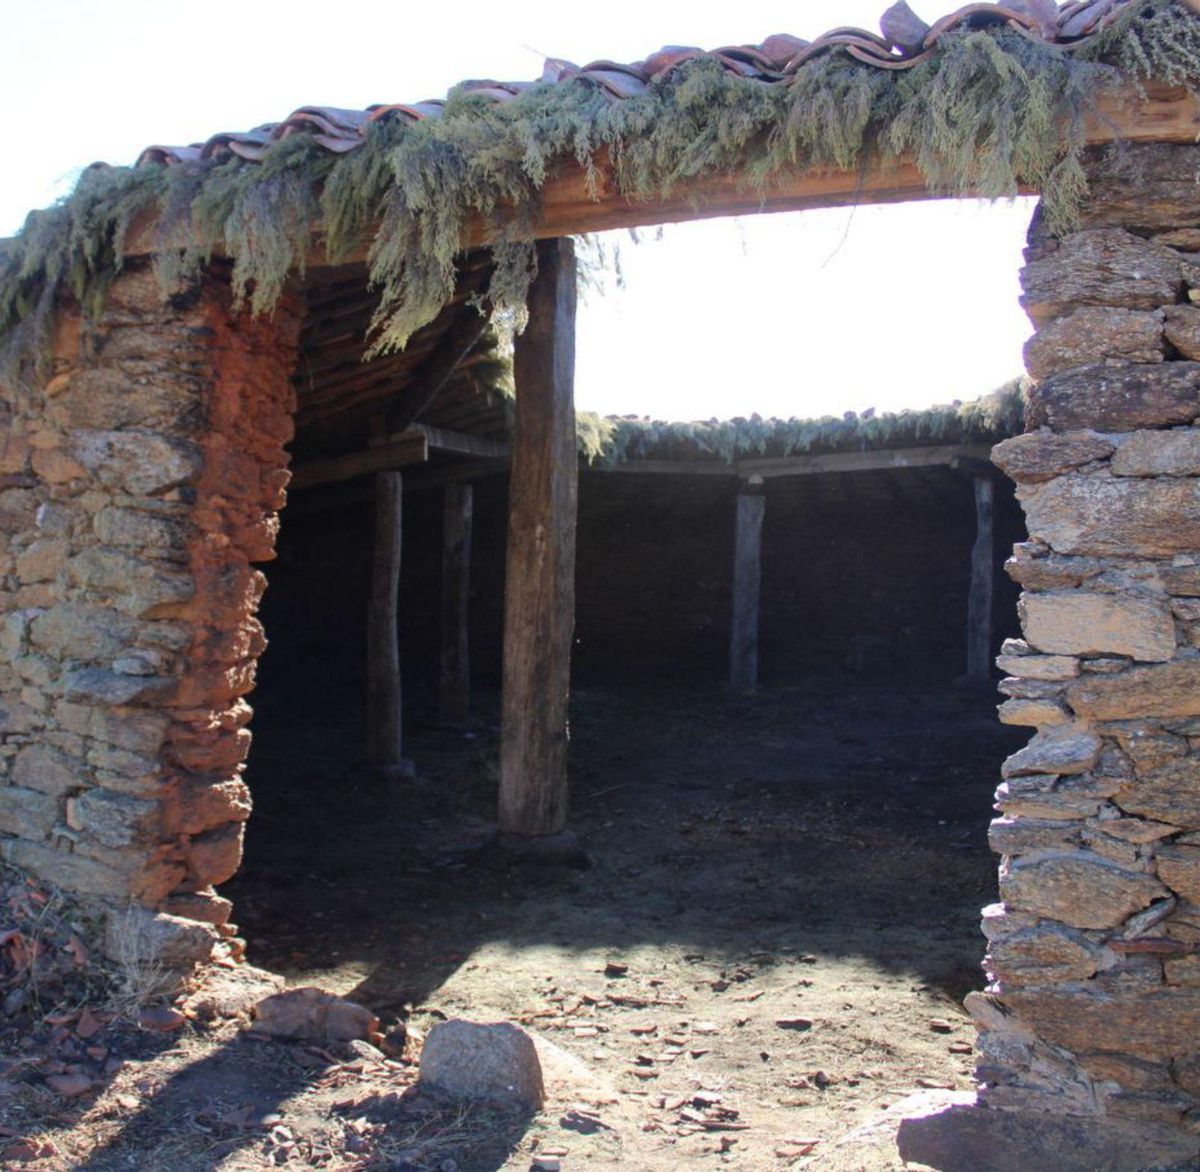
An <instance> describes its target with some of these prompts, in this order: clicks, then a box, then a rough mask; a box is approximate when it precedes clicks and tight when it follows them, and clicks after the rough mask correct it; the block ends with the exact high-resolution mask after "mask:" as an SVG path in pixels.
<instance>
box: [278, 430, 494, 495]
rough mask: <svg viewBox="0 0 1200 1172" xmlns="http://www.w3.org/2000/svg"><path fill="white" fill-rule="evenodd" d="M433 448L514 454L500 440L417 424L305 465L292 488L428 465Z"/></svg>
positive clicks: (489, 455)
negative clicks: (426, 463)
mask: <svg viewBox="0 0 1200 1172" xmlns="http://www.w3.org/2000/svg"><path fill="white" fill-rule="evenodd" d="M431 451H432V452H449V453H452V454H453V455H456V456H473V457H475V458H477V459H480V460H508V458H509V456H510V454H511V449H510V447H509V445H508V444H506V443H501V442H500V441H498V440H491V439H485V438H484V437H482V436H477V435H467V434H465V433H464V432H461V431H447V430H445V428H441V427H426V426H425V425H424V424H423V423H414V424H413V425H412V426H411V427H409V428H408V429H407V430H405V431H402V432H398V433H396V434H394V435H386V436H380V437H379V441H378V442H377V443H372V444H371V446H370V447H367V448H364V449H362V450H361V451H357V452H349V453H348V454H346V455H344V456H330V457H329V458H328V459H324V460H310V461H309V462H308V463H307V464H301V465H300V467H298V468H297V469H296V470H295V472H293V473H292V480H291V485H290V487H291V488H292V489H293V490H296V489H304V488H314V487H316V486H317V485H321V484H337V483H339V482H341V481H343V480H354V479H355V478H356V477H359V476H369V475H370V474H371V473H372V472H383V471H386V470H387V469H389V468H408V467H411V466H413V465H415V464H424V463H425V462H426V461H427V460H428V459H429V453H430V452H431Z"/></svg>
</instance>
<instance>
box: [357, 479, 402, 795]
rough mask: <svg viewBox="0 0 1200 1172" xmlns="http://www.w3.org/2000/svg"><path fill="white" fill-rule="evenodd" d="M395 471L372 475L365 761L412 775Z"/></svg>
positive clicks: (399, 484) (383, 769) (398, 486)
mask: <svg viewBox="0 0 1200 1172" xmlns="http://www.w3.org/2000/svg"><path fill="white" fill-rule="evenodd" d="M402 507H403V484H402V481H401V477H400V473H399V472H380V473H378V474H377V475H376V477H375V560H374V564H373V565H372V568H371V597H370V602H369V605H368V609H367V761H368V763H369V764H370V765H372V766H373V767H375V768H376V769H378V770H380V771H381V772H383V773H385V774H386V775H390V776H399V775H404V774H406V773H410V772H411V767H410V766H408V765H407V763H406V762H405V760H404V753H403V748H404V745H403V734H402V727H401V693H400V634H399V623H398V608H399V595H400V551H401V539H402V527H401V509H402Z"/></svg>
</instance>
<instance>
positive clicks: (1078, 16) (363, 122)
mask: <svg viewBox="0 0 1200 1172" xmlns="http://www.w3.org/2000/svg"><path fill="white" fill-rule="evenodd" d="M1137 2H1139V0H1070V2H1069V3H1066V4H1063V5H1062V6H1061V7H1060V6H1059V5H1057V4H1056V3H1055V0H1007V2H1006V3H1004V4H982V3H980V4H967V5H966V6H965V7H963V8H960V9H958V11H956V12H952V13H950V14H949V15H948V16H944V17H942V18H941V19H940V20H938V21H936V22H935V23H934V24H932V25H929V24H927V23H926V22H925V21H923V20H922V19H921V18H920V17H919V16H917V15H916V13H914V12H913V10H912V9H911V8H910V7H909V6H908V4H907V3H906V2H905V0H898V2H897V3H895V4H893V5H892V7H891V8H889V9H888V10H887V12H885V13H884V15H883V17H882V19H881V21H880V32H879V33H873V32H870V31H868V30H866V29H859V28H837V29H832V30H831V31H829V32H827V33H824V34H823V35H822V36H820V37H818V38H817V39H816V40H815V41H805V40H801V39H800V38H799V37H793V36H789V35H787V34H783V33H781V34H777V35H775V36H771V37H768V38H767V39H766V40H765V41H763V43H762V44H761V45H728V46H725V47H724V48H721V49H716V50H713V51H711V52H706V51H704V50H702V49H697V48H693V47H691V46H685V45H668V46H666V47H665V48H663V49H660V50H659V51H658V52H657V53H652V54H651V55H650V56H649V57H647V58H646V59H645V60H644V61H637V62H633V63H631V64H624V63H621V62H617V61H593V62H592V63H591V64H589V65H585V66H583V67H582V68H581V67H579V66H576V65H572V64H571V63H570V62H568V61H562V60H558V59H555V58H551V59H549V60H548V61H547V62H546V65H545V68H544V70H543V72H542V77H541V79H540V80H538V81H518V82H501V81H494V80H491V79H487V80H476V81H465V82H462V83H461V84H460V85H458V86H456V87H455V91H456V92H458V93H468V94H471V95H474V96H476V97H479V98H482V99H485V100H486V101H489V102H497V103H499V102H507V101H511V100H512V99H513V98H514V97H516V96H517V95H518V94H521V93H523V92H524V91H526V90H528V89H530V88H532V87H533V86H537V85H561V84H564V83H567V82H575V81H586V82H590V83H591V84H592V85H594V86H596V87H598V88H599V89H600V90H602V91H603V92H604V93H605V94H607V95H608V96H609V97H610V98H612V100H613V101H624V100H626V99H629V98H633V97H637V96H638V95H639V94H643V93H645V91H646V89H647V88H648V87H649V86H650V85H651V83H653V82H654V81H656V80H658V79H659V78H662V77H664V76H666V75H667V74H669V73H670V72H671V71H672V70H674V69H678V68H679V66H680V65H682V64H684V63H685V62H687V61H692V60H695V59H696V58H700V57H703V58H707V59H709V60H713V61H716V62H717V63H718V64H719V65H720V66H721V67H722V68H723V69H726V70H728V71H729V72H730V73H735V74H738V75H739V76H741V77H745V78H749V79H751V80H753V81H757V82H761V83H762V84H763V85H787V84H788V83H789V82H790V80H791V79H792V77H793V76H794V75H795V74H796V72H797V71H798V70H799V69H801V68H803V66H804V64H805V63H806V62H808V61H811V60H813V59H814V58H816V57H820V56H821V55H823V54H825V53H828V52H830V51H831V50H834V49H841V50H844V51H845V52H848V53H849V54H850V55H851V56H853V57H855V58H856V59H857V60H859V61H863V62H865V63H867V64H868V65H873V66H875V67H877V68H879V69H901V70H903V69H911V68H913V66H915V65H917V64H919V63H920V62H922V61H924V60H926V59H928V58H929V57H930V56H931V55H932V54H933V53H934V52H935V51H936V48H937V44H938V42H939V41H940V40H941V39H942V37H944V36H946V35H947V34H949V33H953V32H957V31H959V30H961V29H964V28H972V29H973V28H985V27H995V26H998V25H1006V24H1007V25H1009V26H1011V27H1013V28H1016V29H1019V30H1021V31H1022V32H1023V33H1025V34H1026V35H1028V36H1033V37H1037V38H1039V39H1041V40H1044V41H1046V42H1048V43H1053V44H1058V45H1062V46H1063V47H1064V48H1066V49H1073V48H1076V47H1078V46H1079V45H1082V44H1086V43H1087V41H1088V39H1089V38H1090V37H1092V36H1094V35H1096V34H1097V33H1098V32H1099V31H1100V29H1101V28H1102V27H1103V26H1104V25H1105V24H1106V23H1107V22H1108V21H1109V20H1111V19H1112V17H1113V16H1114V15H1115V14H1116V13H1117V12H1118V11H1119V10H1121V9H1123V8H1125V7H1127V6H1128V5H1129V4H1131V3H1137ZM1188 4H1189V7H1192V6H1193V0H1188ZM1196 8H1197V10H1200V3H1197V4H1196ZM445 104H446V103H445V100H444V99H440V98H435V99H430V100H428V101H423V102H411V103H392V104H380V105H375V106H370V107H368V108H367V109H366V110H339V109H336V108H331V107H325V106H304V107H302V108H301V109H299V110H296V111H294V112H293V113H292V114H290V115H289V116H288V117H287V118H285V119H284V120H283V121H282V122H275V123H268V124H266V125H264V126H259V127H256V128H255V129H253V130H248V131H244V132H241V133H233V134H216V135H213V136H212V137H211V138H210V139H208V141H207V142H203V143H192V144H191V145H189V146H161V145H155V146H150V147H147V148H146V149H145V150H144V151H143V152H142V153H141V155H140V156H139V158H138V161H137V162H138V166H145V165H147V164H156V163H158V164H174V163H188V162H195V161H198V160H204V159H222V158H228V157H229V156H231V155H233V156H237V157H238V158H242V159H247V160H250V161H257V160H259V159H261V158H262V157H263V155H264V154H266V152H267V151H268V150H269V149H270V148H271V146H272V145H273V144H274V143H276V142H278V141H280V140H281V139H284V138H288V137H290V136H292V135H295V134H308V135H311V136H312V139H313V141H314V142H316V143H318V144H319V145H320V146H322V147H323V148H324V149H326V150H328V151H331V152H334V153H337V154H344V153H346V152H348V151H352V150H354V149H355V148H356V147H358V146H360V145H361V144H362V143H363V141H364V139H365V135H366V131H367V128H368V127H369V126H370V124H371V123H372V122H378V121H380V120H381V119H388V118H402V119H405V120H406V121H409V122H420V121H422V120H424V119H427V118H436V117H438V116H439V115H440V114H441V112H442V109H443V108H444V106H445Z"/></svg>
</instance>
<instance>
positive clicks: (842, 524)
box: [254, 467, 1024, 757]
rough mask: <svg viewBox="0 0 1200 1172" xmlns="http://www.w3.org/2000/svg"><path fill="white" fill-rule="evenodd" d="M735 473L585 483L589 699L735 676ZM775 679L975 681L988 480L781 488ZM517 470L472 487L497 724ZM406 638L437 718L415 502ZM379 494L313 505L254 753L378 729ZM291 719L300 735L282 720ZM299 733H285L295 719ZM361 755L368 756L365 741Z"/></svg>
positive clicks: (426, 713)
mask: <svg viewBox="0 0 1200 1172" xmlns="http://www.w3.org/2000/svg"><path fill="white" fill-rule="evenodd" d="M996 490H997V491H996V508H995V537H996V542H995V545H996V556H995V567H996V568H995V582H994V589H995V605H994V630H993V648H994V650H996V651H998V650H999V646H1000V643H1001V642H1002V641H1003V640H1004V639H1005V638H1008V637H1010V636H1013V635H1015V634H1016V633H1017V623H1016V598H1017V593H1018V592H1017V589H1016V586H1015V584H1014V583H1013V582H1012V581H1011V580H1010V579H1009V578H1008V576H1007V574H1005V573H1004V570H1003V561H1004V557H1005V554H1006V552H1007V551H1008V550H1010V549H1011V548H1012V546H1013V544H1014V543H1015V542H1018V541H1021V540H1023V539H1024V528H1023V519H1022V517H1021V513H1020V509H1019V507H1018V505H1017V503H1016V500H1015V497H1014V495H1013V489H1012V486H1011V484H1009V483H1008V482H1006V481H1004V480H1002V479H998V480H997V484H996ZM735 491H736V489H735V482H734V481H733V480H732V478H726V477H718V476H685V475H653V474H638V473H625V472H623V473H620V474H616V473H610V472H601V471H591V472H585V473H584V474H583V476H582V477H581V481H580V492H579V529H578V546H577V570H576V627H575V648H574V656H573V665H572V670H573V673H574V678H575V680H576V683H577V684H578V685H579V686H584V687H587V686H597V685H605V686H607V685H621V684H624V683H630V682H635V681H638V680H642V679H646V678H650V677H652V678H659V679H668V680H675V681H676V684H677V686H681V687H684V688H686V686H687V685H688V684H689V682H696V681H703V682H706V683H714V684H715V683H719V682H720V681H722V680H723V679H724V678H725V675H726V672H727V670H728V654H729V610H730V601H731V582H730V576H731V575H730V568H731V562H732V557H733V540H734V494H735ZM765 493H766V497H767V506H766V513H765V522H764V527H763V544H762V604H761V606H762V609H761V625H760V665H761V667H760V678H761V680H762V681H763V682H764V683H772V684H794V683H800V682H802V681H803V680H804V679H805V678H806V677H807V676H809V675H811V674H812V673H814V672H817V673H821V674H827V673H830V672H835V673H836V672H848V673H850V674H852V675H857V676H863V675H865V674H870V673H879V674H886V675H887V676H888V677H891V678H901V679H918V678H919V679H921V680H924V681H928V682H931V683H936V682H941V683H944V684H947V685H948V684H950V683H951V682H953V681H954V680H955V679H956V677H958V676H959V675H960V674H961V673H962V671H963V661H964V645H965V638H966V636H965V627H966V613H967V590H968V585H969V560H970V553H971V546H972V542H973V541H974V536H975V513H974V504H973V498H972V490H971V481H970V478H969V477H967V476H964V475H962V474H961V473H958V472H956V471H953V470H951V469H949V468H943V467H930V468H916V469H904V470H884V471H871V472H858V473H833V474H828V475H817V476H794V477H780V478H778V479H775V480H771V481H769V482H768V483H767V485H766V487H765ZM507 504H508V501H507V484H506V477H504V476H489V477H484V478H481V479H480V480H478V481H477V482H476V483H475V488H474V534H473V540H472V548H471V602H470V639H471V669H472V681H473V685H474V688H475V690H476V692H477V694H478V696H479V698H480V701H481V704H482V705H483V708H482V710H483V711H486V710H487V706H488V700H487V697H489V696H490V695H492V694H493V693H495V692H496V691H498V688H499V685H500V674H501V644H502V632H503V622H504V549H505V540H506V527H507ZM403 509H404V545H403V565H402V578H401V591H400V593H401V602H400V630H401V646H402V664H403V672H404V683H405V696H404V701H405V707H406V718H407V719H408V720H409V721H410V722H411V723H415V724H417V725H420V724H422V723H427V722H429V721H431V720H433V719H435V717H436V694H437V670H438V657H439V643H440V623H439V615H440V587H441V531H442V494H441V492H440V491H439V490H438V489H436V488H433V489H424V490H422V489H420V488H419V487H418V488H416V489H409V490H406V492H405V495H404V506H403ZM371 510H372V503H371V499H370V496H369V495H368V494H366V493H349V494H348V493H346V492H345V490H322V489H317V490H314V491H312V492H307V493H303V494H298V495H297V498H296V503H295V504H294V505H293V506H292V507H290V508H289V509H288V510H287V512H286V514H285V518H284V525H283V528H282V532H281V534H280V539H279V543H278V557H277V559H276V561H275V562H273V563H272V564H271V565H270V566H269V567H267V576H268V580H269V588H268V590H267V594H266V597H265V599H264V602H263V608H262V619H263V622H264V624H265V626H266V629H267V633H268V637H269V640H270V646H269V649H268V650H267V652H266V654H265V655H264V656H263V658H262V661H261V663H260V666H259V685H258V689H257V691H256V693H255V698H254V704H255V708H256V711H257V717H256V720H255V741H256V752H257V751H261V750H262V748H263V745H264V743H265V742H267V741H269V740H270V739H271V738H272V737H273V736H274V732H273V726H274V716H273V713H274V712H276V711H277V710H278V711H281V712H288V713H293V714H294V713H299V712H310V710H311V714H310V716H309V719H316V720H325V719H331V717H332V713H333V712H334V711H337V712H338V713H339V717H338V722H337V725H338V727H339V728H344V727H348V726H352V725H354V724H355V723H356V722H361V717H362V703H361V700H362V681H363V673H364V666H365V658H366V656H365V648H366V638H367V635H366V608H365V603H364V600H365V598H366V597H367V591H368V584H369V579H370V572H371V557H372V544H371V543H372V532H373V530H372V512H371ZM285 724H286V721H284V722H283V725H285ZM281 727H282V725H281ZM361 739H362V738H361V735H356V736H355V737H354V739H353V740H352V742H351V743H350V744H348V745H347V746H346V752H347V756H350V757H352V756H353V753H354V751H355V750H357V748H358V746H359V745H360V744H361Z"/></svg>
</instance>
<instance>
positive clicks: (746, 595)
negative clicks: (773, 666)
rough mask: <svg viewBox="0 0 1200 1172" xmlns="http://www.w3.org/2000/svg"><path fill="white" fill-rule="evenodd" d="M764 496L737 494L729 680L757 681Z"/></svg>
mask: <svg viewBox="0 0 1200 1172" xmlns="http://www.w3.org/2000/svg"><path fill="white" fill-rule="evenodd" d="M766 507H767V498H766V497H765V496H763V495H762V494H761V493H758V494H755V495H751V494H749V493H739V494H738V498H737V522H736V530H735V536H734V549H733V617H732V621H731V623H730V626H729V682H730V683H731V684H732V685H733V686H734V687H735V688H753V687H756V686H757V684H758V606H759V596H760V594H761V592H762V527H763V516H764V515H765V513H766Z"/></svg>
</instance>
